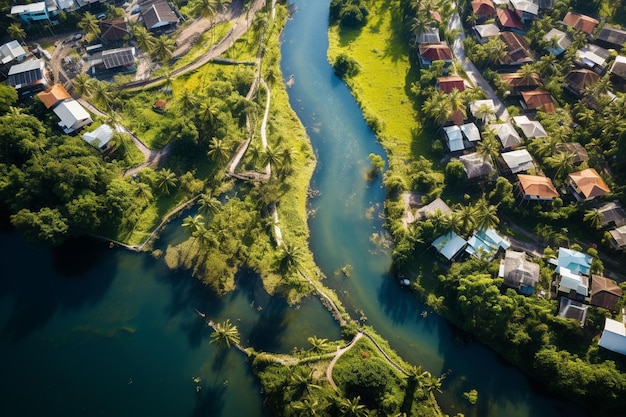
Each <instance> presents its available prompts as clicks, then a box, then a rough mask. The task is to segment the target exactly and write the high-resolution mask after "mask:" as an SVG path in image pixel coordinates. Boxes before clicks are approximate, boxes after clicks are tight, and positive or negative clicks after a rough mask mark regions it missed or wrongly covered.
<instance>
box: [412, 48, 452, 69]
mask: <svg viewBox="0 0 626 417" xmlns="http://www.w3.org/2000/svg"><path fill="white" fill-rule="evenodd" d="M419 61H420V66H421V67H422V68H429V67H430V66H431V65H432V64H433V62H435V61H443V62H444V64H445V65H446V66H448V65H450V64H452V50H451V49H450V47H449V46H448V44H446V43H445V42H440V43H423V44H420V45H419Z"/></svg>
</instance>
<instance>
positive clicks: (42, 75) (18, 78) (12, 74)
mask: <svg viewBox="0 0 626 417" xmlns="http://www.w3.org/2000/svg"><path fill="white" fill-rule="evenodd" d="M7 84H8V85H10V86H11V87H14V88H15V89H16V90H17V91H18V93H19V94H32V93H35V92H38V91H42V90H44V89H46V88H47V87H48V80H47V77H46V66H45V63H44V62H43V60H41V59H36V60H33V61H25V62H23V63H21V64H15V65H13V66H12V67H11V68H10V69H9V78H8V79H7Z"/></svg>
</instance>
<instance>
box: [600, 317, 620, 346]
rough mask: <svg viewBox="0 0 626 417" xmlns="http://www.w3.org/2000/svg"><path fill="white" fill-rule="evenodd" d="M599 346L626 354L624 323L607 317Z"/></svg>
mask: <svg viewBox="0 0 626 417" xmlns="http://www.w3.org/2000/svg"><path fill="white" fill-rule="evenodd" d="M598 346H600V347H603V348H605V349H608V350H610V351H612V352H615V353H621V354H622V355H626V326H624V323H623V322H620V321H617V320H613V319H610V318H606V320H605V322H604V330H603V331H602V336H601V337H600V342H598Z"/></svg>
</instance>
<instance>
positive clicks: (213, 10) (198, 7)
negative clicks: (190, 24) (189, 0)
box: [193, 0, 217, 25]
mask: <svg viewBox="0 0 626 417" xmlns="http://www.w3.org/2000/svg"><path fill="white" fill-rule="evenodd" d="M193 14H194V15H195V16H199V17H206V18H208V19H209V20H211V22H213V18H214V17H215V15H216V14H217V1H216V0H197V2H196V4H194V6H193ZM211 25H213V23H211Z"/></svg>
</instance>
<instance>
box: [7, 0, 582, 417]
mask: <svg viewBox="0 0 626 417" xmlns="http://www.w3.org/2000/svg"><path fill="white" fill-rule="evenodd" d="M294 7H295V8H296V9H297V10H298V12H297V13H295V14H294V17H293V19H292V20H290V22H289V23H288V25H287V27H286V29H285V33H284V38H283V39H284V44H283V48H282V52H283V62H282V65H283V71H284V73H285V74H286V75H289V74H293V75H294V79H295V84H294V86H293V87H292V88H291V89H290V99H291V103H292V106H293V108H294V109H295V110H296V112H297V113H298V115H299V117H300V118H301V120H302V122H303V124H304V125H305V126H306V128H307V131H308V133H309V135H310V136H311V139H312V142H313V145H314V147H315V149H316V152H317V154H318V168H317V171H316V173H315V176H314V181H313V185H312V186H313V188H316V189H318V190H319V191H320V196H319V197H317V198H315V199H314V200H312V201H311V205H312V208H314V209H315V210H316V214H315V216H314V217H313V218H312V219H311V221H310V227H311V246H312V248H313V250H314V252H315V256H316V260H317V262H318V263H319V265H320V267H321V268H322V270H323V271H324V272H325V273H326V275H327V276H328V280H327V282H328V285H330V286H332V287H333V288H335V289H336V290H337V291H338V293H339V294H340V296H341V298H342V300H343V301H344V303H345V304H346V306H347V307H348V308H349V310H350V311H351V313H353V315H354V316H358V313H357V310H358V311H362V312H363V313H364V314H365V315H366V316H367V317H368V323H369V324H371V325H373V326H374V327H375V328H376V330H377V331H378V332H379V333H381V334H382V335H383V336H385V337H386V338H387V339H388V340H389V341H390V342H391V344H392V346H393V347H394V348H395V349H396V350H397V351H398V352H399V353H400V354H401V355H402V356H403V357H404V358H406V359H407V360H409V361H410V362H412V363H414V364H422V365H423V366H424V367H425V368H426V369H428V370H430V371H431V372H433V373H435V374H441V373H444V372H448V371H449V370H450V371H451V373H450V374H449V376H448V378H447V379H446V384H445V386H444V387H445V389H446V391H445V394H443V395H441V396H440V398H439V399H440V401H441V403H442V406H443V408H444V411H445V412H447V413H450V414H454V413H456V412H457V411H461V412H464V413H465V414H466V415H467V416H476V417H478V416H481V417H500V416H511V417H517V416H519V417H525V416H528V417H530V416H533V417H535V416H539V417H541V416H546V417H547V416H561V415H563V416H565V415H568V416H574V417H575V416H582V415H584V414H582V413H581V412H580V411H579V410H577V409H574V408H572V407H569V406H567V404H566V403H564V402H562V401H559V400H557V399H553V398H551V397H548V396H545V395H543V394H542V393H541V391H542V390H541V388H540V387H535V386H533V385H532V384H531V383H530V382H529V381H528V380H527V379H526V378H525V377H524V376H523V375H522V374H521V373H519V372H518V371H517V370H515V369H513V368H511V367H510V366H508V365H506V364H505V363H503V362H502V361H500V360H499V359H498V358H497V357H496V356H495V355H494V354H493V353H491V352H490V351H489V350H488V349H486V348H485V347H483V346H481V345H480V344H477V343H466V342H463V341H462V340H463V337H462V335H461V334H460V333H459V332H457V331H456V330H454V329H453V328H451V327H450V326H449V325H448V324H447V323H446V322H445V321H444V320H442V319H441V318H439V317H438V316H436V315H435V314H432V313H431V314H428V316H427V317H422V315H421V314H420V313H421V312H422V311H425V310H426V308H425V307H424V306H423V305H421V304H420V303H418V302H417V301H416V300H415V298H414V297H412V296H411V295H410V294H409V293H408V292H405V291H402V290H401V289H400V288H399V287H398V285H397V284H396V282H395V280H393V279H392V278H391V277H390V276H389V274H388V271H389V268H390V255H389V249H386V248H385V246H384V244H382V245H381V242H384V231H383V229H382V220H381V213H382V201H383V199H384V190H383V189H382V188H381V182H380V180H377V181H367V180H366V179H365V172H366V171H367V168H368V166H369V162H368V160H367V156H368V155H369V153H371V152H374V153H378V154H383V151H382V149H381V148H380V146H379V145H378V144H377V143H376V141H375V138H374V136H373V135H372V133H371V132H370V131H369V129H368V128H367V126H366V125H365V123H364V121H363V119H362V117H361V113H360V111H359V109H358V107H357V106H356V103H355V102H354V100H353V99H352V97H351V96H350V93H349V91H348V90H347V89H346V88H345V86H344V85H343V84H342V83H341V82H340V81H339V80H338V79H337V78H336V77H335V76H334V75H333V74H332V70H331V68H330V66H329V65H328V63H327V62H326V55H325V53H326V47H327V39H326V22H327V13H328V1H319V0H318V1H310V0H309V1H306V0H297V1H295V2H294ZM179 226H180V220H179V221H178V222H173V223H172V224H171V226H169V227H168V229H166V231H165V232H164V234H163V235H162V238H161V240H160V242H159V245H160V246H165V245H167V243H168V242H173V241H177V240H179V239H180V238H181V228H180V227H179ZM0 254H1V255H0V256H1V261H2V266H1V267H0V271H1V277H0V279H1V284H0V358H1V359H0V360H1V361H2V372H1V373H0V378H1V386H2V389H1V390H0V416H3V417H14V416H15V417H18V416H19V417H23V416H41V415H48V416H63V417H72V416H94V415H103V416H107V415H108V416H120V417H124V416H129V417H130V416H137V415H154V416H174V415H176V416H221V417H236V416H243V415H245V416H251V417H256V416H258V417H264V413H263V412H262V397H261V395H260V393H259V386H258V384H257V383H256V381H255V380H254V377H253V375H252V374H251V372H250V370H249V366H248V364H247V363H246V362H245V361H244V357H243V356H242V355H241V354H240V353H238V352H236V351H235V350H232V349H231V350H228V351H227V350H224V349H217V348H216V347H214V346H211V345H209V344H208V341H209V335H210V329H208V328H207V327H206V325H205V324H204V321H203V320H202V319H201V318H200V317H199V316H198V315H197V314H196V313H195V312H194V308H197V309H198V310H200V311H203V312H205V313H206V314H207V316H208V317H210V318H212V319H214V320H217V321H220V320H225V319H227V318H228V319H230V320H231V321H233V322H234V323H235V324H237V326H238V327H239V329H240V332H241V334H242V342H243V344H244V345H251V346H254V347H255V348H257V349H259V350H267V351H274V352H288V351H289V350H291V349H292V348H293V347H306V346H307V342H306V338H307V337H308V336H311V335H317V336H318V337H324V338H329V339H336V338H338V337H339V329H338V327H337V325H336V324H335V323H334V322H333V321H332V319H331V317H330V314H328V312H327V311H326V310H325V309H324V308H323V307H322V306H321V304H320V303H319V302H318V301H317V300H316V299H311V300H309V301H308V302H306V303H304V304H302V305H301V306H300V307H299V308H297V309H289V308H288V307H287V306H286V305H285V303H284V302H282V301H281V300H280V299H276V298H270V297H269V296H268V295H267V294H266V293H265V292H264V291H263V289H262V287H261V285H260V282H259V280H258V278H257V277H256V276H255V275H254V274H252V273H249V272H246V271H243V272H242V273H241V274H240V275H239V277H238V281H237V283H238V289H237V290H236V291H235V292H233V293H232V294H229V295H227V296H225V297H222V298H220V297H216V296H215V295H214V294H212V293H210V292H209V291H207V290H206V289H204V288H203V287H202V286H201V285H200V284H198V283H197V282H196V281H195V280H194V279H192V278H190V276H189V275H188V274H186V273H172V272H171V271H168V270H167V268H166V267H165V266H164V264H163V262H162V261H161V260H155V259H153V258H152V257H150V256H149V255H147V254H136V253H129V252H127V251H124V250H120V249H111V248H109V247H108V246H107V245H103V244H101V243H95V242H89V241H78V242H72V243H71V244H68V245H65V246H63V247H62V248H58V249H50V248H47V247H42V246H40V245H36V244H32V243H28V242H24V241H23V240H22V239H21V238H20V237H19V236H16V235H12V234H1V235H0ZM346 265H351V268H352V273H351V275H352V278H349V279H348V278H345V277H343V276H341V275H336V274H335V271H337V270H338V269H340V268H341V267H344V266H346ZM194 377H199V378H200V379H201V381H200V382H199V383H196V382H194V381H193V380H192V378H194ZM471 388H476V389H477V390H478V391H479V395H480V399H479V403H478V405H477V406H475V407H469V406H467V405H466V404H465V403H464V402H463V401H462V399H461V394H462V392H463V391H466V390H468V389H471ZM243 399H245V400H243Z"/></svg>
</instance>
